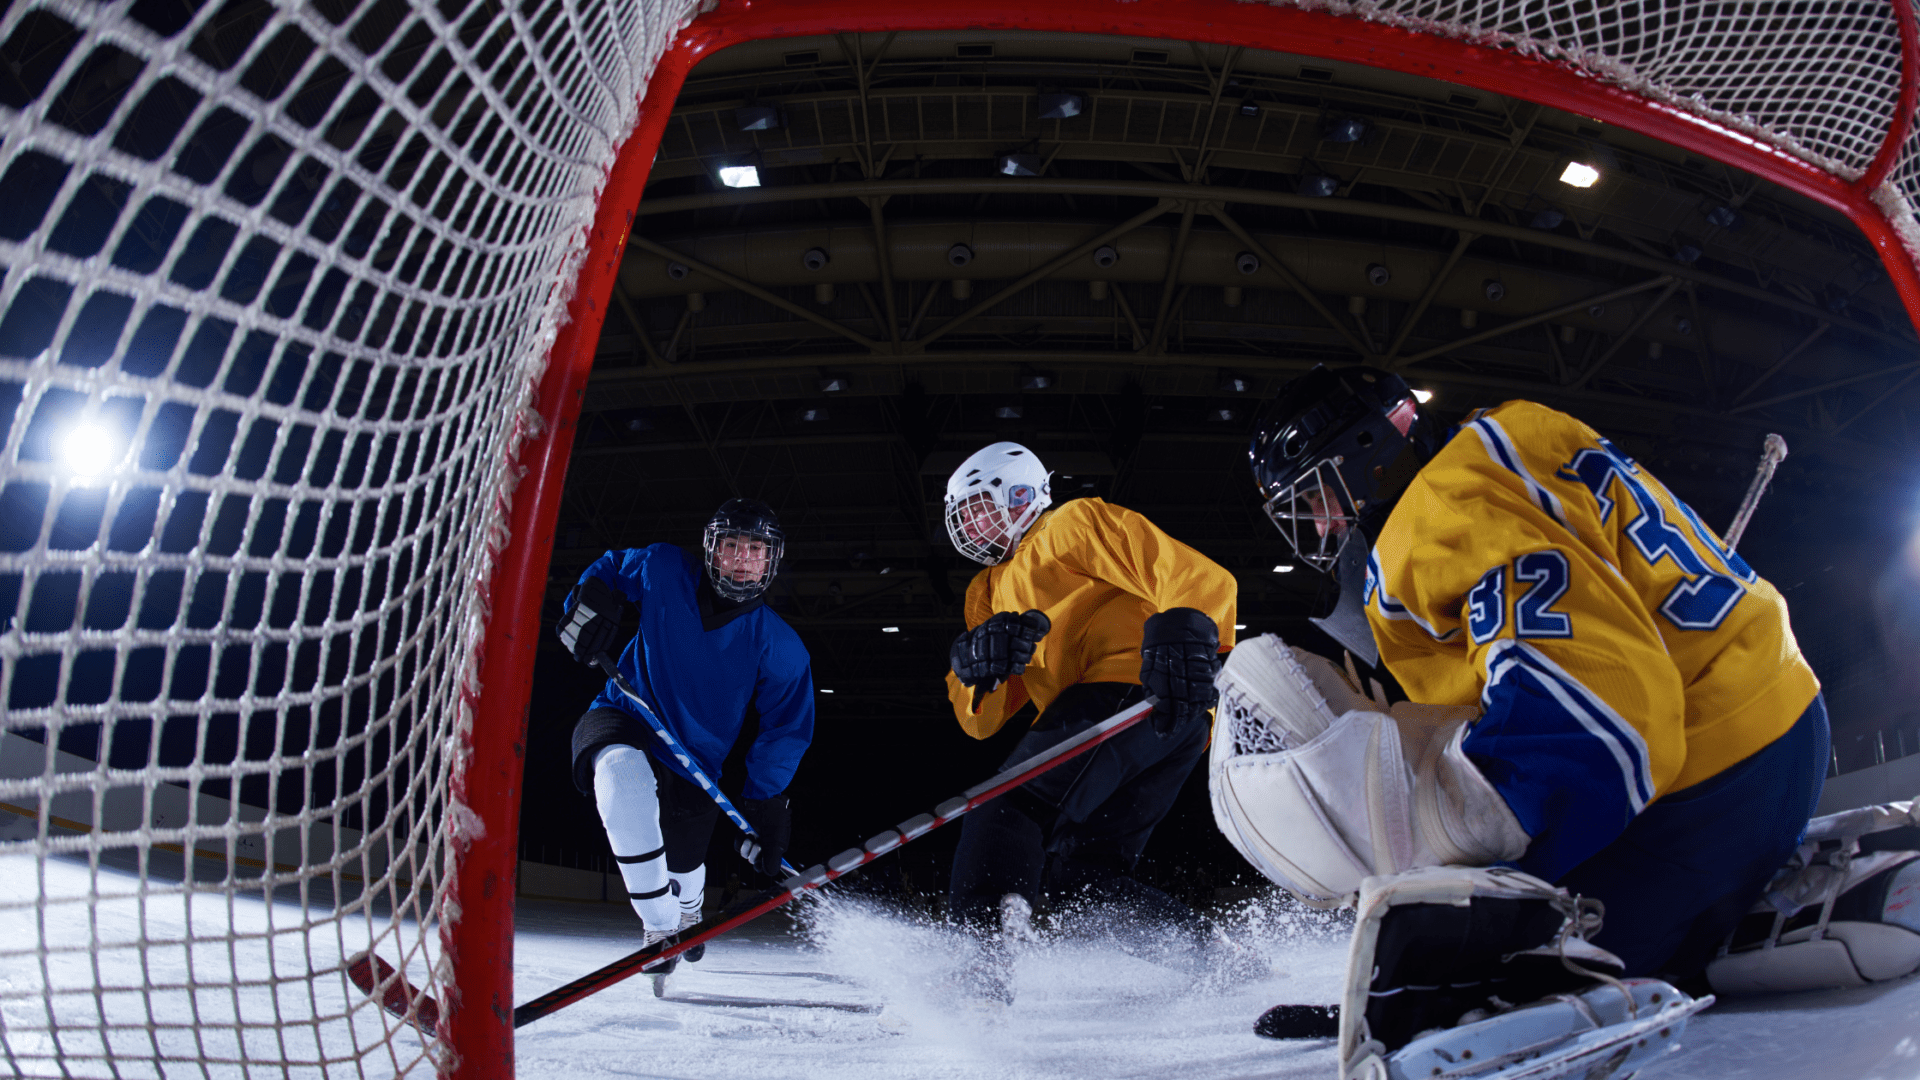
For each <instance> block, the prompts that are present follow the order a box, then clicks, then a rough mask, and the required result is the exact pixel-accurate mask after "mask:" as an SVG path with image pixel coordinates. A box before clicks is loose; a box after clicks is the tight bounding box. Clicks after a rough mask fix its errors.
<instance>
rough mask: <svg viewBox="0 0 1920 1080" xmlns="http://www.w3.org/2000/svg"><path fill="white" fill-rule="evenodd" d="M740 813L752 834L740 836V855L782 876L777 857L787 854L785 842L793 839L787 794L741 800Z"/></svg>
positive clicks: (770, 874)
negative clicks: (751, 828) (751, 829)
mask: <svg viewBox="0 0 1920 1080" xmlns="http://www.w3.org/2000/svg"><path fill="white" fill-rule="evenodd" d="M740 815H741V816H742V817H744V818H746V819H747V824H749V825H751V826H753V833H754V834H753V835H752V836H748V837H743V838H742V839H741V841H740V857H741V858H743V859H745V860H747V862H748V863H750V864H751V865H752V866H753V868H754V869H755V870H758V871H760V872H761V873H763V874H765V875H767V876H768V877H770V878H774V879H775V880H778V879H780V878H783V877H785V876H786V875H785V874H784V873H782V872H781V870H780V860H782V859H784V858H786V857H787V844H788V843H789V842H790V841H791V840H792V839H793V807H792V805H791V804H790V803H789V802H788V801H787V796H786V794H785V793H784V792H783V793H781V794H779V795H774V796H772V797H770V798H765V799H741V800H740Z"/></svg>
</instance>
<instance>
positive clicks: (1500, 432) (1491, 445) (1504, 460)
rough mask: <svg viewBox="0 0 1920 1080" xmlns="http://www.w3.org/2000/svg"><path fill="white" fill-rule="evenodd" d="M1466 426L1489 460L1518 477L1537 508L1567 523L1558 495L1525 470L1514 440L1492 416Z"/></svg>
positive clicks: (1560, 521)
mask: <svg viewBox="0 0 1920 1080" xmlns="http://www.w3.org/2000/svg"><path fill="white" fill-rule="evenodd" d="M1467 426H1468V427H1470V428H1472V429H1473V433H1474V434H1475V435H1478V436H1480V443H1481V445H1482V446H1484V447H1486V451H1487V456H1488V457H1490V458H1492V459H1493V460H1494V461H1496V462H1498V463H1499V464H1500V465H1501V466H1502V467H1504V468H1505V469H1506V470H1507V471H1508V472H1511V473H1513V474H1514V475H1515V476H1518V477H1519V478H1520V482H1521V483H1522V484H1525V485H1526V488H1527V494H1528V495H1530V496H1532V497H1533V501H1534V502H1536V503H1538V504H1539V506H1540V509H1542V510H1544V511H1546V512H1547V516H1548V517H1551V518H1552V519H1553V520H1554V521H1556V522H1559V523H1560V524H1561V525H1565V524H1566V523H1567V515H1566V511H1565V510H1563V509H1562V508H1561V506H1560V498H1559V496H1557V495H1555V494H1554V493H1553V492H1551V491H1548V490H1547V489H1546V488H1545V487H1543V486H1542V485H1541V484H1540V482H1539V481H1538V480H1535V479H1534V478H1533V474H1532V473H1530V472H1528V471H1527V466H1526V464H1525V463H1524V462H1522V461H1521V460H1520V451H1519V450H1518V449H1516V448H1515V447H1514V445H1513V439H1512V437H1511V436H1509V435H1508V434H1507V431H1506V429H1505V428H1503V427H1501V426H1500V425H1499V424H1498V423H1496V422H1494V420H1493V418H1492V417H1481V418H1480V419H1478V420H1475V421H1473V422H1472V423H1470V424H1468V425H1467Z"/></svg>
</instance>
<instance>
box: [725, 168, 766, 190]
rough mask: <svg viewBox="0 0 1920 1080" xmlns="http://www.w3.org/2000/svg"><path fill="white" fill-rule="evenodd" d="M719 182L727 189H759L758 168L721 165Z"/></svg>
mask: <svg viewBox="0 0 1920 1080" xmlns="http://www.w3.org/2000/svg"><path fill="white" fill-rule="evenodd" d="M720 182H721V183H723V184H725V185H727V186H728V187H736V188H737V187H759V186H760V167H759V166H758V165H722V166H720Z"/></svg>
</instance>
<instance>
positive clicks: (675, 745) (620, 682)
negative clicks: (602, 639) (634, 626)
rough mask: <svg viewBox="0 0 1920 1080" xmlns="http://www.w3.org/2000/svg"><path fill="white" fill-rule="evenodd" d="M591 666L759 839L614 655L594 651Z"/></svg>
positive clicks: (783, 867)
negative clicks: (661, 719)
mask: <svg viewBox="0 0 1920 1080" xmlns="http://www.w3.org/2000/svg"><path fill="white" fill-rule="evenodd" d="M593 666H594V667H597V668H599V669H600V670H601V671H604V672H606V674H607V678H609V679H612V680H613V685H615V686H617V687H619V688H620V692H621V693H623V694H625V695H627V700H629V701H631V702H633V706H634V708H636V709H639V710H640V716H641V718H642V719H644V720H646V722H647V726H648V727H650V728H652V729H653V733H654V735H656V736H658V737H659V739H660V741H661V742H663V743H666V744H667V753H669V754H672V755H673V760H675V761H678V762H679V763H680V766H681V767H682V768H684V769H686V770H687V772H689V773H691V774H692V775H693V779H694V781H695V782H696V783H698V784H699V785H700V788H701V790H703V791H705V792H706V793H707V795H708V796H710V797H711V798H712V799H713V801H714V803H715V805H717V806H719V807H720V812H721V813H723V814H725V815H727V820H729V821H731V822H733V823H734V824H735V825H738V826H740V831H741V832H743V833H746V834H747V838H748V839H751V840H758V839H759V838H760V836H759V834H758V833H756V832H754V831H753V826H751V825H749V824H747V819H746V818H745V817H742V816H741V814H740V811H738V810H735V809H734V808H733V802H732V800H730V799H728V798H727V796H726V793H725V792H722V791H721V790H720V785H719V784H716V783H714V782H713V781H712V780H709V779H707V774H706V773H704V772H701V771H700V766H699V765H697V764H695V763H694V760H693V755H692V754H689V753H687V749H686V747H684V746H681V745H680V740H678V739H676V738H674V737H673V734H672V733H671V732H669V731H668V730H667V725H666V724H664V723H661V721H660V717H659V716H657V715H655V713H654V711H653V709H652V708H651V707H650V706H648V705H647V702H646V699H645V698H642V697H641V696H640V691H638V690H635V689H634V688H633V684H632V683H630V682H628V681H627V677H626V676H625V675H622V674H620V669H619V667H617V666H616V665H615V664H614V662H613V658H612V657H610V656H608V655H607V654H606V653H595V654H594V657H593ZM780 872H781V873H783V874H785V875H787V876H788V877H792V876H793V874H794V869H793V867H791V866H789V865H787V861H786V860H785V859H782V860H780Z"/></svg>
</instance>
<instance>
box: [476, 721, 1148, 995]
mask: <svg viewBox="0 0 1920 1080" xmlns="http://www.w3.org/2000/svg"><path fill="white" fill-rule="evenodd" d="M1153 706H1154V699H1153V698H1151V697H1149V698H1147V699H1146V700H1145V701H1142V702H1140V703H1139V704H1136V705H1129V706H1128V707H1126V708H1125V709H1122V710H1120V711H1119V712H1117V713H1115V714H1113V715H1112V716H1110V717H1108V718H1107V719H1105V720H1102V721H1100V722H1099V723H1098V724H1095V725H1093V726H1092V727H1090V728H1088V729H1087V730H1085V731H1083V732H1081V733H1080V734H1078V735H1075V736H1074V737H1073V738H1071V739H1068V740H1066V741H1065V742H1062V743H1060V744H1059V745H1057V746H1054V747H1052V748H1051V749H1048V750H1044V751H1042V752H1040V753H1038V754H1035V755H1034V756H1032V757H1030V758H1027V759H1026V760H1025V761H1021V762H1017V763H1015V764H1014V765H1011V766H1009V767H1008V768H1006V769H1003V770H1001V771H1000V772H998V773H995V774H994V775H993V776H991V777H988V778H987V779H986V780H983V781H981V782H980V783H978V784H975V785H974V786H972V787H970V788H968V789H967V790H966V791H965V792H962V793H961V794H960V795H958V796H956V797H954V798H951V799H948V800H947V801H945V802H943V803H941V804H940V805H938V806H936V807H934V808H933V813H931V814H919V815H916V816H914V817H911V818H908V819H907V820H906V821H903V822H901V823H900V824H899V825H897V826H895V827H894V828H891V829H888V830H887V831H885V832H883V833H880V834H879V835H878V836H874V837H870V838H868V840H867V842H866V843H864V844H862V845H860V846H859V847H856V848H848V849H847V850H845V851H843V852H841V853H840V854H838V855H835V856H834V857H833V858H831V859H828V860H827V861H826V862H825V863H823V864H820V865H818V866H813V867H809V868H808V869H806V870H803V871H801V872H800V873H798V874H795V875H794V876H792V877H790V878H788V879H787V880H786V881H784V882H781V883H780V885H778V886H777V887H775V888H773V889H769V890H768V891H766V892H765V893H762V894H761V895H760V898H759V899H758V900H756V901H754V902H753V904H752V905H751V906H749V907H746V908H744V909H738V910H735V911H733V912H722V913H719V914H716V915H715V916H714V917H712V918H710V919H707V920H706V921H704V922H701V923H697V924H695V925H693V926H690V927H688V928H687V929H686V930H684V931H682V932H681V933H680V935H679V936H678V937H677V938H669V939H668V940H666V941H661V942H657V943H655V944H653V945H651V946H649V947H648V948H645V949H641V950H640V951H638V952H636V953H633V954H631V955H628V956H625V957H622V958H621V959H619V960H615V961H614V962H613V963H611V964H608V965H607V966H606V967H603V968H601V969H600V970H598V971H595V972H591V973H589V974H587V975H583V976H581V977H580V978H578V979H575V980H574V981H572V982H570V983H567V984H566V985H565V986H561V987H558V988H556V989H554V990H551V991H548V992H547V993H545V994H542V995H541V996H539V997H537V998H534V999H533V1000H532V1001H529V1002H527V1003H526V1004H525V1005H522V1006H520V1007H519V1008H516V1009H514V1010H513V1026H514V1027H517V1028H518V1027H525V1026H526V1025H528V1024H531V1023H533V1022H534V1021H535V1020H538V1019H540V1018H541V1017H543V1016H546V1015H548V1014H549V1013H554V1012H558V1011H559V1010H561V1009H564V1008H566V1007H567V1006H568V1005H571V1004H573V1003H574V1002H576V1001H579V1000H580V999H582V998H585V997H589V996H591V995H593V994H597V993H599V992H600V991H602V990H605V989H606V988H607V987H609V986H612V985H613V984H614V983H617V982H620V981H622V980H624V979H630V978H632V977H633V976H635V975H638V974H640V973H641V972H643V971H646V970H647V969H648V968H650V967H655V966H657V965H659V964H661V963H663V962H665V961H667V960H670V959H672V958H673V957H676V956H679V955H680V954H681V953H683V952H686V951H687V950H688V949H691V948H693V947H694V946H695V945H699V944H701V943H702V942H706V941H710V940H712V939H713V938H716V937H719V936H720V935H721V934H724V933H726V932H727V931H729V930H732V929H733V928H734V927H736V926H741V925H744V924H746V923H749V922H752V921H753V920H755V919H757V918H759V917H760V916H762V915H765V914H766V913H767V912H769V911H772V910H773V909H774V908H777V907H780V906H781V905H783V904H785V903H786V902H787V901H789V900H792V899H794V898H795V897H798V896H800V895H802V894H804V893H808V892H811V891H813V890H815V889H819V888H822V887H824V886H825V885H826V884H827V883H828V882H830V881H833V880H834V879H835V878H838V877H841V876H843V875H845V874H848V873H851V872H852V871H854V870H855V869H858V868H859V867H862V866H865V865H866V864H867V863H870V862H872V861H873V860H875V859H877V858H879V857H880V856H882V855H885V854H886V853H887V852H889V851H892V850H893V849H895V848H897V847H900V846H901V845H903V844H906V843H909V842H911V841H913V840H916V839H919V838H920V837H922V836H925V835H926V834H927V833H929V832H932V831H933V830H934V829H937V828H939V827H940V826H942V825H945V824H946V823H948V822H950V821H953V820H955V819H957V818H959V817H960V816H961V815H963V814H965V813H967V812H968V811H969V810H975V809H978V808H979V807H980V805H981V804H983V803H985V802H986V801H988V800H989V799H992V798H994V797H995V796H997V795H1003V794H1005V793H1006V792H1008V791H1011V790H1012V789H1014V788H1016V787H1019V786H1020V785H1021V784H1024V783H1026V782H1027V781H1028V780H1031V779H1033V778H1034V777H1036V776H1039V775H1040V774H1041V773H1043V772H1046V771H1047V770H1048V769H1051V768H1053V767H1054V766H1056V765H1058V764H1060V763H1061V762H1063V761H1066V760H1068V759H1069V758H1073V757H1077V756H1078V755H1080V754H1082V753H1085V752H1086V751H1088V750H1091V749H1092V748H1094V747H1095V746H1098V745H1100V744H1101V743H1103V742H1106V741H1107V740H1108V739H1111V738H1113V737H1114V736H1115V735H1118V734H1120V733H1121V732H1123V731H1125V730H1127V729H1128V728H1131V727H1133V726H1135V725H1137V724H1139V723H1140V721H1141V720H1143V719H1145V718H1146V716H1147V714H1148V713H1150V712H1152V711H1153Z"/></svg>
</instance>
